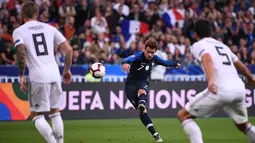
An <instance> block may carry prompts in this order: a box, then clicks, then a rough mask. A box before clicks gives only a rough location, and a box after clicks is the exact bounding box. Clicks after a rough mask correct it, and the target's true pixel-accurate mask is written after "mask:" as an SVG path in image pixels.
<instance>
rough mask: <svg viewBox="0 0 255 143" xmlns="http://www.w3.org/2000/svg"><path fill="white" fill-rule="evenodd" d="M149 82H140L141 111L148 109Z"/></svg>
mask: <svg viewBox="0 0 255 143" xmlns="http://www.w3.org/2000/svg"><path fill="white" fill-rule="evenodd" d="M148 87H149V85H148V83H147V81H146V82H141V83H138V92H137V96H138V108H139V110H140V112H144V110H145V109H146V103H147V94H148Z"/></svg>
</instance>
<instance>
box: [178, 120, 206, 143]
mask: <svg viewBox="0 0 255 143" xmlns="http://www.w3.org/2000/svg"><path fill="white" fill-rule="evenodd" d="M182 126H183V129H184V131H185V133H186V134H187V136H188V137H189V140H190V142H191V143H204V142H203V138H202V133H201V130H200V128H199V127H198V125H197V123H196V122H195V121H194V120H193V119H187V120H185V121H183V122H182Z"/></svg>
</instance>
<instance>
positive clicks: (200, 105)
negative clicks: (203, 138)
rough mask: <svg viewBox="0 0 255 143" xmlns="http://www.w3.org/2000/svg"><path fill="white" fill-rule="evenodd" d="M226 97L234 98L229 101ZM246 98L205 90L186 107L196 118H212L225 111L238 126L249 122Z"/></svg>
mask: <svg viewBox="0 0 255 143" xmlns="http://www.w3.org/2000/svg"><path fill="white" fill-rule="evenodd" d="M222 97H225V98H222ZM226 97H234V98H231V99H227V98H226ZM235 97H237V98H235ZM244 97H245V96H244V95H238V96H237V95H234V94H233V96H231V95H227V96H222V95H218V94H217V95H215V94H212V93H211V92H209V91H208V89H205V90H204V91H202V92H200V93H198V94H197V95H196V96H195V97H194V98H193V99H192V100H191V101H189V102H188V103H187V104H186V105H185V109H186V110H187V111H188V112H189V113H190V114H191V115H193V116H195V117H210V116H211V115H213V114H214V113H215V112H217V111H219V110H220V109H223V110H224V111H225V112H226V113H227V114H228V115H229V116H230V117H231V118H232V120H233V121H234V122H235V123H236V124H243V123H245V122H247V121H248V117H247V116H248V115H247V108H246V105H245V98H244Z"/></svg>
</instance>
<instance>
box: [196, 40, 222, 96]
mask: <svg viewBox="0 0 255 143" xmlns="http://www.w3.org/2000/svg"><path fill="white" fill-rule="evenodd" d="M192 53H193V55H194V56H195V58H196V59H198V61H200V62H201V64H202V65H203V67H204V71H205V73H206V77H207V81H208V89H209V91H210V92H212V93H214V94H216V93H217V89H216V86H215V84H214V82H215V81H214V68H213V61H212V57H211V56H210V54H209V53H208V51H207V50H206V49H205V48H204V46H203V45H200V44H198V43H195V44H193V48H192Z"/></svg>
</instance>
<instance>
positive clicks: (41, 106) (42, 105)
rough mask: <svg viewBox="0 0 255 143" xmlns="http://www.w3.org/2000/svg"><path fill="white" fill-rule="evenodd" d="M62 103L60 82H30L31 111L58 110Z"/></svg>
mask: <svg viewBox="0 0 255 143" xmlns="http://www.w3.org/2000/svg"><path fill="white" fill-rule="evenodd" d="M62 101H63V95H62V87H61V82H54V83H37V82H33V81H31V84H30V93H29V102H30V110H31V111H34V112H49V111H50V109H59V108H60V106H61V105H62Z"/></svg>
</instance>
